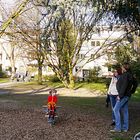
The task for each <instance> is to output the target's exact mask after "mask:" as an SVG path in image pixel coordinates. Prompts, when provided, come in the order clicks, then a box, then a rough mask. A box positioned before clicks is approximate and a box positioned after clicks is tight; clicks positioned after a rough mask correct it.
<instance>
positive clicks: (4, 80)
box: [0, 78, 10, 83]
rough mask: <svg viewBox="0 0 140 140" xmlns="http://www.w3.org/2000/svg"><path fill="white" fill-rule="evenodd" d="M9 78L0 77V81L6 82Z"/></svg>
mask: <svg viewBox="0 0 140 140" xmlns="http://www.w3.org/2000/svg"><path fill="white" fill-rule="evenodd" d="M9 80H10V79H9V78H0V83H7V82H9Z"/></svg>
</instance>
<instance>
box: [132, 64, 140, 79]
mask: <svg viewBox="0 0 140 140" xmlns="http://www.w3.org/2000/svg"><path fill="white" fill-rule="evenodd" d="M131 69H132V72H133V73H134V74H135V75H136V77H137V79H138V81H139V82H140V62H139V61H133V62H132V64H131Z"/></svg>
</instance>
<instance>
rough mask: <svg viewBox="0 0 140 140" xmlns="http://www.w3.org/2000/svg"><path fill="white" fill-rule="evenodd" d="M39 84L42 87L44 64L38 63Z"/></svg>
mask: <svg viewBox="0 0 140 140" xmlns="http://www.w3.org/2000/svg"><path fill="white" fill-rule="evenodd" d="M38 84H40V85H42V63H38Z"/></svg>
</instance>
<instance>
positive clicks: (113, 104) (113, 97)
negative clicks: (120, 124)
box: [109, 95, 117, 122]
mask: <svg viewBox="0 0 140 140" xmlns="http://www.w3.org/2000/svg"><path fill="white" fill-rule="evenodd" d="M109 97H110V103H111V108H112V120H113V122H115V115H114V112H113V108H114V106H115V104H116V101H117V95H109Z"/></svg>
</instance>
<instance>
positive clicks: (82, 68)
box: [0, 27, 123, 78]
mask: <svg viewBox="0 0 140 140" xmlns="http://www.w3.org/2000/svg"><path fill="white" fill-rule="evenodd" d="M122 35H123V31H122V30H120V28H118V29H117V28H116V27H114V29H113V30H112V31H110V29H108V28H107V27H104V28H102V30H101V31H100V33H99V34H93V35H92V38H91V39H90V40H89V41H85V42H84V44H83V46H82V48H81V50H80V53H79V60H78V63H77V65H76V66H75V69H74V70H73V74H74V75H75V76H76V77H80V78H84V77H86V76H88V74H89V71H90V70H91V69H93V68H94V67H100V68H101V70H100V76H102V75H104V74H105V73H108V68H107V67H106V66H105V64H106V63H107V62H108V57H107V55H103V56H101V57H99V58H97V59H95V60H94V61H93V60H92V59H91V58H92V57H93V56H94V55H95V52H96V51H97V50H98V49H100V51H99V52H102V51H103V49H104V46H105V45H106V44H107V43H109V42H111V41H113V40H115V39H117V38H120V37H122ZM6 40H7V38H6V37H4V38H3V39H0V66H1V68H2V70H3V71H7V70H8V69H9V68H10V67H12V65H11V61H10V57H12V51H13V50H12V49H13V46H11V44H10V43H9V42H8V41H6ZM21 53H23V52H20V50H19V48H16V49H14V57H15V58H14V63H15V68H16V72H18V73H25V72H26V71H27V70H28V68H27V67H28V64H29V63H30V62H29V61H28V60H27V59H26V58H23V57H21V56H22V55H20V54H21ZM98 55H99V53H98V54H97V55H95V57H98ZM88 61H89V62H88ZM87 62H88V63H87ZM43 71H44V72H43V73H44V74H52V71H51V69H50V68H49V67H47V68H44V70H43Z"/></svg>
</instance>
